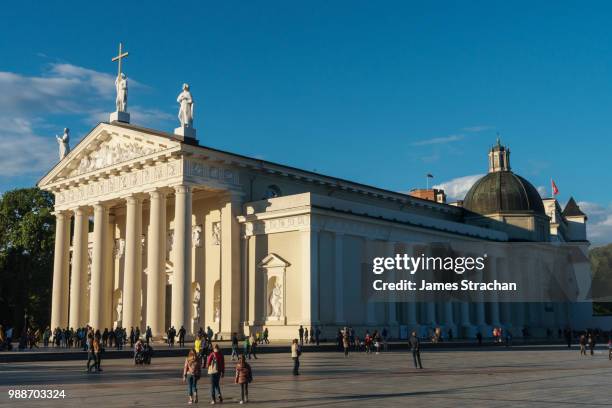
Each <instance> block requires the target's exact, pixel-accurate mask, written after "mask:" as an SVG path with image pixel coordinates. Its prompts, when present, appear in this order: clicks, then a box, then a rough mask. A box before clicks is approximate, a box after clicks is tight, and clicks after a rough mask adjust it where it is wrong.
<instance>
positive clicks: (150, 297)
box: [147, 191, 167, 337]
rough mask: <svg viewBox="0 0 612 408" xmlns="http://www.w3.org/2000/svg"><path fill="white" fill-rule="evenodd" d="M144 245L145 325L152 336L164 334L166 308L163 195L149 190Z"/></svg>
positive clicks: (164, 197) (164, 199)
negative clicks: (145, 248)
mask: <svg viewBox="0 0 612 408" xmlns="http://www.w3.org/2000/svg"><path fill="white" fill-rule="evenodd" d="M150 196H151V207H150V209H149V231H148V238H147V240H148V246H147V270H148V274H147V326H150V327H151V332H152V333H153V336H155V337H159V336H161V335H163V334H164V332H165V331H166V328H165V327H164V320H165V308H166V276H165V275H166V266H165V260H166V234H167V232H166V196H165V194H164V193H162V192H161V191H152V192H151V194H150Z"/></svg>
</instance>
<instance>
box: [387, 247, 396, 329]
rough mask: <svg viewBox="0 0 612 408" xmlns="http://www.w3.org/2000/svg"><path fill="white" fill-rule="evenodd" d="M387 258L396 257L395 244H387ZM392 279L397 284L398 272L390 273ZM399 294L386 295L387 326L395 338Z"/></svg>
mask: <svg viewBox="0 0 612 408" xmlns="http://www.w3.org/2000/svg"><path fill="white" fill-rule="evenodd" d="M386 246H387V256H389V257H395V252H396V251H395V243H393V242H387V245H386ZM390 279H391V280H392V281H393V282H395V281H396V280H397V271H396V270H393V271H391V273H390ZM397 296H398V295H397V294H396V293H394V292H392V291H387V293H386V296H385V297H386V303H387V304H386V307H387V322H386V323H387V324H388V325H389V326H390V327H389V330H390V332H391V333H392V336H393V337H395V335H396V334H397V333H396V327H397Z"/></svg>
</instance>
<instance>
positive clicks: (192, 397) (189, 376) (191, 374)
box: [183, 350, 202, 404]
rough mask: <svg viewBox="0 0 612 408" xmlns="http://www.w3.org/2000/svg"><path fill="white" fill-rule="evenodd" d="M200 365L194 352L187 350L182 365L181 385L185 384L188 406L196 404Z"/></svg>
mask: <svg viewBox="0 0 612 408" xmlns="http://www.w3.org/2000/svg"><path fill="white" fill-rule="evenodd" d="M201 368H202V365H201V363H200V359H199V358H198V356H197V355H196V352H195V350H189V354H188V355H187V358H186V359H185V364H184V365H183V383H187V396H188V397H189V400H188V401H187V403H188V404H193V403H194V402H198V380H199V379H200V375H201V372H202V370H201Z"/></svg>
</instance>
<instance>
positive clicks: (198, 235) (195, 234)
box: [191, 225, 202, 248]
mask: <svg viewBox="0 0 612 408" xmlns="http://www.w3.org/2000/svg"><path fill="white" fill-rule="evenodd" d="M191 240H192V241H193V246H194V247H196V248H200V247H201V246H202V226H201V225H194V226H193V230H192V231H191Z"/></svg>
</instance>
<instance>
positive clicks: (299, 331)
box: [298, 325, 304, 346]
mask: <svg viewBox="0 0 612 408" xmlns="http://www.w3.org/2000/svg"><path fill="white" fill-rule="evenodd" d="M298 334H299V335H300V346H303V345H304V326H302V325H300V328H299V330H298Z"/></svg>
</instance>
